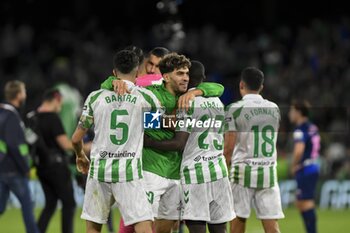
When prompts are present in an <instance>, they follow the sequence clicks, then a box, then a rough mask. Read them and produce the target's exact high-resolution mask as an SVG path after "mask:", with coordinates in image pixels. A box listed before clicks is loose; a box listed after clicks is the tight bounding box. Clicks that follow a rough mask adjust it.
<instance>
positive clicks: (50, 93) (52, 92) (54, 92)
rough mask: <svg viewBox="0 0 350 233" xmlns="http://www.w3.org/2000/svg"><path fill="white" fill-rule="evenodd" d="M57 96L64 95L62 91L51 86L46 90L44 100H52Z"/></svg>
mask: <svg viewBox="0 0 350 233" xmlns="http://www.w3.org/2000/svg"><path fill="white" fill-rule="evenodd" d="M57 97H59V98H60V97H62V94H61V92H60V91H59V90H58V89H57V88H51V89H48V90H46V91H45V92H44V94H43V97H42V100H43V101H51V100H53V99H55V98H57Z"/></svg>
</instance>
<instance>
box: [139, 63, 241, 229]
mask: <svg viewBox="0 0 350 233" xmlns="http://www.w3.org/2000/svg"><path fill="white" fill-rule="evenodd" d="M189 75H190V82H189V88H194V87H196V86H198V85H199V84H200V83H202V81H203V80H204V79H205V72H204V66H203V64H202V63H200V62H198V61H191V68H190V72H189ZM182 114H183V118H182V119H178V121H177V123H178V124H181V123H183V125H182V126H181V127H180V126H178V127H177V129H176V131H177V132H176V135H175V137H174V138H172V139H170V140H164V141H158V140H150V139H148V138H147V137H146V139H145V147H147V146H149V147H152V148H155V149H159V150H177V151H183V153H182V163H181V183H182V191H183V193H182V204H183V205H184V206H183V208H184V210H183V214H182V219H183V220H185V222H186V225H187V226H188V228H189V231H190V232H191V233H205V232H206V225H207V223H208V227H209V231H210V232H211V233H213V232H215V233H224V232H226V222H227V221H231V220H232V219H233V218H234V217H235V214H234V209H233V199H232V193H231V191H230V182H229V180H228V172H227V167H226V162H225V157H224V156H223V131H224V116H225V111H224V105H223V104H222V102H221V101H220V99H219V98H217V97H210V98H204V97H201V96H198V97H195V99H194V100H193V102H192V104H191V107H190V109H189V110H188V111H187V112H186V113H182ZM180 115H181V113H180ZM193 120H194V121H200V122H202V123H203V124H204V122H207V123H208V122H209V123H211V124H212V123H214V124H215V127H212V126H211V125H209V126H207V127H203V128H199V127H195V126H193V125H192V123H190V122H191V121H193ZM194 121H193V122H194ZM179 122H181V123H179ZM216 124H217V125H216Z"/></svg>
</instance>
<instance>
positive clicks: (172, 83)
mask: <svg viewBox="0 0 350 233" xmlns="http://www.w3.org/2000/svg"><path fill="white" fill-rule="evenodd" d="M190 66H191V63H190V61H189V60H188V59H187V58H186V57H185V56H183V55H179V54H177V53H171V54H168V55H166V56H165V57H164V58H163V59H162V60H161V62H160V64H159V68H160V71H161V73H162V76H163V78H164V81H163V83H162V85H152V86H149V87H147V89H148V90H150V91H152V92H153V93H154V94H155V95H156V96H157V98H158V100H159V101H160V103H161V105H162V108H163V109H164V110H165V112H166V113H167V114H168V115H169V114H172V113H174V112H175V111H176V105H177V104H178V102H179V103H180V104H181V106H185V107H186V106H187V105H186V104H184V103H187V102H188V99H190V98H193V97H194V96H197V95H203V96H220V95H221V94H222V93H223V86H222V85H220V84H216V83H201V84H199V85H198V86H197V88H195V89H193V90H191V91H188V92H187V93H186V94H185V95H182V96H181V97H179V96H180V95H181V94H183V93H185V92H186V91H187V86H188V81H189V77H188V72H189V67H190ZM116 82H118V80H116V78H114V80H113V79H111V78H108V79H107V80H105V82H104V83H102V85H101V87H102V88H106V89H109V90H113V89H114V88H113V85H116ZM145 133H146V134H147V135H148V136H149V137H151V138H152V139H156V140H166V139H171V138H173V136H174V132H173V131H172V130H170V129H148V130H145ZM142 165H143V170H144V175H145V182H146V186H147V191H148V192H147V195H148V199H149V201H150V202H151V203H152V208H153V213H154V216H155V218H156V221H155V226H156V232H157V233H168V232H171V228H172V226H173V225H174V224H175V222H176V221H177V220H178V219H179V217H180V216H179V210H178V208H179V205H180V191H179V188H180V182H179V179H180V165H181V154H180V153H179V152H177V151H161V150H157V149H153V148H144V149H143V156H142Z"/></svg>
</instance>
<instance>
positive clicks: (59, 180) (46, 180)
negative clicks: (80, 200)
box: [38, 164, 75, 233]
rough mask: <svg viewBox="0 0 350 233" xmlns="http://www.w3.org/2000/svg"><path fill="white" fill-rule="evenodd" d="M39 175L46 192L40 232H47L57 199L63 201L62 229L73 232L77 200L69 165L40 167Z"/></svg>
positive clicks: (39, 222) (40, 218) (67, 232)
mask: <svg viewBox="0 0 350 233" xmlns="http://www.w3.org/2000/svg"><path fill="white" fill-rule="evenodd" d="M38 177H39V180H40V182H41V185H42V188H43V190H44V194H45V207H44V209H43V211H42V212H41V215H40V217H39V221H38V226H39V230H40V232H41V233H45V232H46V229H47V226H48V225H49V222H50V219H51V217H52V215H53V214H54V212H55V210H56V205H57V201H58V200H60V201H61V203H62V215H61V218H62V219H61V224H62V227H61V230H62V232H63V233H72V232H73V219H74V210H75V200H74V191H73V184H72V178H71V174H70V171H69V169H68V167H67V165H65V164H57V165H52V166H48V167H45V168H38Z"/></svg>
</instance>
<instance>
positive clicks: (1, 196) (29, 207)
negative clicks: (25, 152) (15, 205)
mask: <svg viewBox="0 0 350 233" xmlns="http://www.w3.org/2000/svg"><path fill="white" fill-rule="evenodd" d="M10 191H11V192H13V194H15V196H16V197H17V198H18V200H19V202H20V203H21V208H22V217H23V220H24V224H25V227H26V232H27V233H38V232H39V231H38V227H37V225H36V224H35V219H34V214H33V203H32V200H31V198H30V190H29V182H28V178H26V177H24V176H21V175H19V174H0V214H2V213H3V212H5V209H6V203H7V200H8V198H9V194H10Z"/></svg>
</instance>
